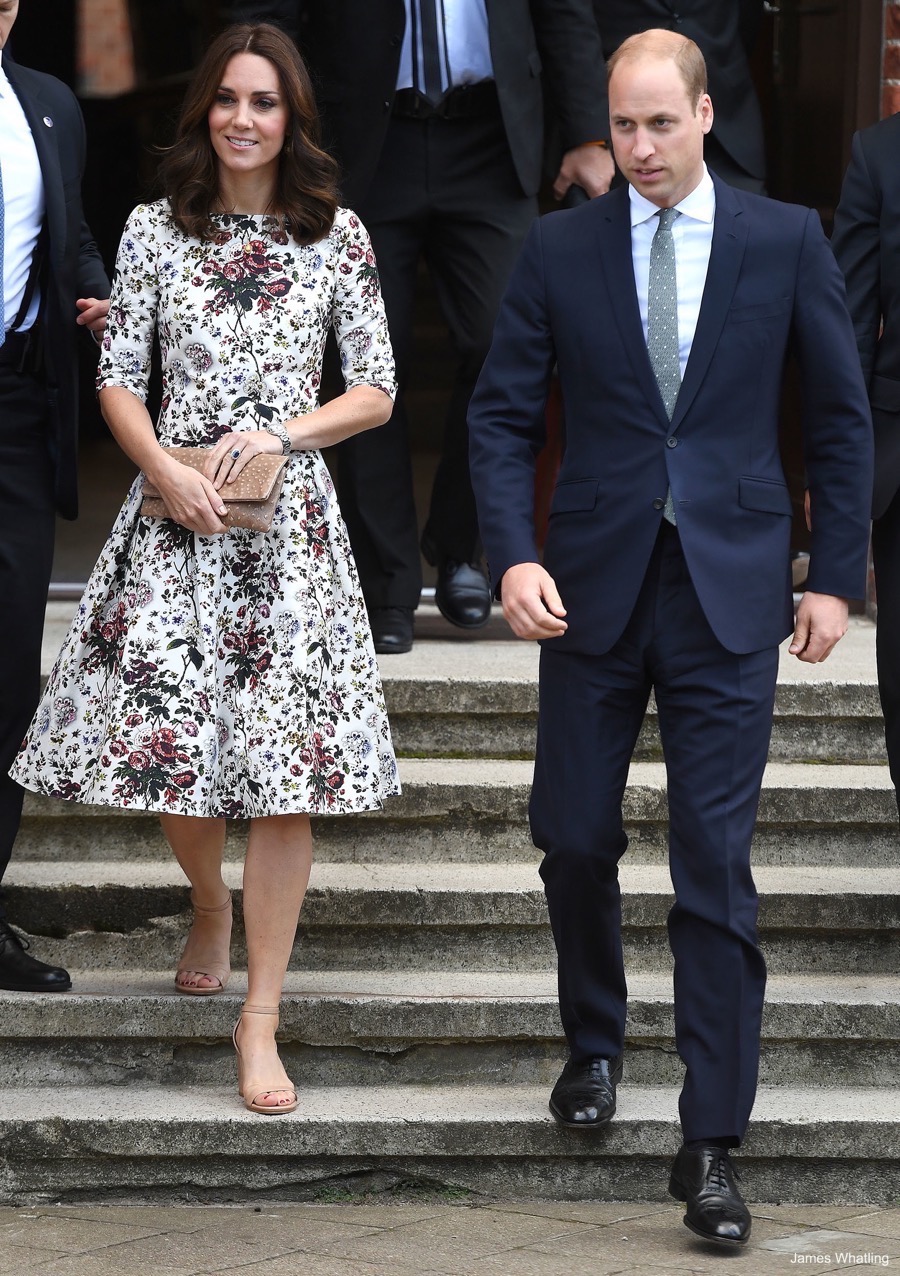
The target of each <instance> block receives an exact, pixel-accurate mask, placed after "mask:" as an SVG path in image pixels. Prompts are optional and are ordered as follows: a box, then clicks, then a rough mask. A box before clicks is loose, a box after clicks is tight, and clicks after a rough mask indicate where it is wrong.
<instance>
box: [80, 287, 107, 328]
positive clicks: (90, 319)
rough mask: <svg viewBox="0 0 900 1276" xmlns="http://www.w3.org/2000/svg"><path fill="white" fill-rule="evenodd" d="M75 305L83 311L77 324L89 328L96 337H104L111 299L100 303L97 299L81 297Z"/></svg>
mask: <svg viewBox="0 0 900 1276" xmlns="http://www.w3.org/2000/svg"><path fill="white" fill-rule="evenodd" d="M75 305H76V306H77V307H78V309H79V310H80V311H81V314H80V315H78V316H77V318H76V320H75V322H76V323H80V324H81V326H82V327H83V328H89V329H90V331H91V332H92V333H93V334H94V336H95V337H102V336H103V329H104V328H105V327H106V316H107V315H108V314H109V298H108V297H107V298H106V299H105V300H103V301H98V299H97V298H96V297H79V298H78V300H77V301H76V302H75Z"/></svg>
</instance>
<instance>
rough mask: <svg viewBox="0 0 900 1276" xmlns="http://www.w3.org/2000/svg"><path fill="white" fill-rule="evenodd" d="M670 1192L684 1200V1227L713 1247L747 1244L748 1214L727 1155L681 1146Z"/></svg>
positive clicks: (712, 1148)
mask: <svg viewBox="0 0 900 1276" xmlns="http://www.w3.org/2000/svg"><path fill="white" fill-rule="evenodd" d="M669 1192H670V1193H671V1194H672V1196H674V1197H675V1199H676V1200H677V1201H686V1202H687V1208H686V1210H685V1213H684V1225H685V1227H689V1228H690V1229H691V1231H692V1232H694V1233H695V1234H696V1235H697V1236H702V1237H703V1239H704V1240H705V1241H713V1242H715V1244H716V1245H728V1246H730V1247H731V1248H734V1247H735V1246H737V1245H746V1243H747V1239H748V1237H749V1235H750V1211H749V1210H748V1209H747V1206H746V1205H745V1204H744V1198H743V1197H742V1196H741V1194H740V1192H739V1191H738V1188H737V1183H736V1182H735V1169H734V1166H733V1165H732V1164H731V1160H730V1158H729V1156H728V1153H727V1152H726V1151H725V1150H724V1149H723V1148H720V1147H715V1146H713V1145H710V1146H708V1147H702V1148H696V1149H693V1148H686V1147H682V1148H681V1149H680V1150H679V1152H678V1155H677V1156H676V1157H675V1162H674V1164H673V1166H672V1176H671V1178H670V1179H669Z"/></svg>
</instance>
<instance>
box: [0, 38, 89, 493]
mask: <svg viewBox="0 0 900 1276" xmlns="http://www.w3.org/2000/svg"><path fill="white" fill-rule="evenodd" d="M3 69H4V71H5V72H6V75H7V78H8V80H9V82H10V84H11V85H12V87H13V90H14V91H15V93H16V96H17V97H18V99H19V101H20V102H21V103H22V109H23V110H24V112H25V117H26V119H27V120H28V124H29V126H30V128H31V134H32V137H33V138H34V144H35V147H36V149H37V153H38V159H39V161H40V165H41V175H42V177H43V179H44V196H45V200H46V225H47V231H48V256H47V259H46V261H45V265H44V270H43V273H42V276H41V290H42V301H41V310H40V319H39V323H40V325H41V337H42V351H43V369H42V376H43V380H44V385H45V388H46V392H47V404H48V410H49V418H50V428H51V435H50V447H51V454H52V457H53V462H54V475H55V498H56V504H57V508H58V509H59V512H60V513H61V514H62V515H63V516H64V517H66V518H74V517H75V516H76V514H77V513H78V384H77V378H78V361H77V350H76V344H75V342H76V338H77V335H78V333H79V332H80V331H81V329H79V327H78V325H77V324H76V323H75V319H76V317H77V314H78V312H77V310H76V308H75V301H76V299H77V298H78V297H108V296H109V280H108V278H107V276H106V271H105V270H104V268H103V260H102V258H101V256H100V253H99V252H98V251H97V246H96V244H95V243H94V240H93V237H92V235H91V232H90V230H89V229H88V227H87V224H86V223H85V220H84V215H83V213H82V208H81V179H82V175H83V173H84V157H85V137H84V121H83V120H82V117H81V111H80V109H79V106H78V103H77V101H76V100H75V97H74V95H73V93H72V91H71V90H70V89H69V88H67V87H66V85H65V84H63V83H62V81H60V80H57V79H55V78H54V76H52V75H46V74H45V73H44V72H42V71H32V70H31V69H30V68H28V67H23V66H19V65H17V64H16V63H15V62H14V61H13V60H12V58H11V57H10V55H9V51H8V50H7V49H4V51H3Z"/></svg>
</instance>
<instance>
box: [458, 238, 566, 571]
mask: <svg viewBox="0 0 900 1276" xmlns="http://www.w3.org/2000/svg"><path fill="white" fill-rule="evenodd" d="M555 363H556V351H555V348H554V342H553V336H552V333H551V331H550V324H549V318H548V314H547V303H546V295H545V288H544V263H543V248H542V235H541V221H540V219H538V220H537V221H535V223H534V224H533V226H532V228H531V230H530V231H529V233H528V237H527V238H526V240H525V245H524V247H523V249H522V252H521V254H520V256H519V259H518V261H517V263H516V266H515V268H514V270H513V273H512V277H511V279H510V282H509V286H508V288H507V291H506V295H505V297H504V300H503V303H502V305H501V307H500V313H499V315H498V318H497V323H496V325H495V328H494V337H493V341H492V344H491V349H490V352H489V353H488V357H487V359H486V360H485V363H484V367H483V368H482V371H481V375H480V377H479V378H478V383H477V385H476V387H475V391H474V393H473V395H472V399H471V402H470V404H469V463H470V469H471V474H472V486H473V488H474V491H475V500H476V503H477V506H478V525H479V529H480V531H481V538H482V541H483V544H484V548H485V553H486V557H487V560H488V566H489V568H490V574H491V580H492V582H493V587H494V590H495V592H496V590H497V588H498V586H499V584H500V581H501V578H502V576H503V574H504V572H505V571H506V570H507V569H508V568H509V567H512V566H514V565H515V564H517V563H523V562H537V561H538V551H537V545H536V543H535V529H534V475H535V462H536V457H537V454H538V452H539V451H540V450H541V448H542V447H543V445H544V442H545V439H546V425H545V420H544V410H545V405H546V401H547V394H548V391H549V385H550V375H551V372H552V370H553V367H554V364H555Z"/></svg>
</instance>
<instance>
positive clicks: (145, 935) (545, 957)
mask: <svg viewBox="0 0 900 1276" xmlns="http://www.w3.org/2000/svg"><path fill="white" fill-rule="evenodd" d="M239 875H240V869H239V866H238V865H236V864H230V865H228V866H227V872H226V876H227V880H229V883H230V885H232V886H233V887H235V888H236V887H237V886H238V884H239ZM756 882H757V886H758V889H759V892H760V897H761V898H760V931H761V936H762V941H763V944H764V947H765V951H766V955H767V959H768V962H769V966H770V969H771V970H772V971H773V972H774V973H781V972H788V971H795V972H800V971H805V972H816V971H818V972H822V973H824V972H829V971H835V972H840V971H846V970H855V971H858V972H860V973H862V972H865V973H870V974H890V973H893V972H898V973H900V945H898V942H897V941H898V933H897V932H900V868H879V869H878V870H877V871H873V870H872V869H871V868H846V867H825V868H823V867H814V868H807V867H769V866H761V867H759V868H758V869H757V870H756ZM620 883H621V887H622V893H623V917H624V943H625V949H626V956H627V958H628V961H629V969H631V970H637V969H662V968H665V966H666V965H667V963H668V945H667V939H666V929H665V926H666V916H667V913H668V910H669V908H670V906H671V902H672V894H671V884H670V881H669V875H668V870H667V869H666V868H664V867H662V866H658V865H652V864H625V865H623V866H622V868H621V870H620ZM7 884H8V886H9V892H8V895H9V907H10V913H11V915H12V916H14V917H15V918H16V920H17V922H18V923H19V924H20V925H21V926H22V928H23V929H24V930H25V931H26V932H28V933H30V934H31V935H40V936H42V938H41V940H40V944H39V947H40V953H41V956H42V958H43V959H44V960H46V961H57V962H60V963H61V964H66V965H72V966H75V967H81V968H88V969H97V968H105V969H110V968H117V967H126V968H127V967H134V966H139V967H141V968H143V969H163V968H166V967H167V966H169V964H170V963H171V960H172V954H173V953H174V952H177V951H178V950H179V945H180V942H181V936H182V935H183V933H184V928H185V925H186V923H187V918H188V914H187V891H186V889H185V886H184V883H183V878H182V876H181V871H180V869H179V868H178V866H177V865H176V864H175V862H174V860H172V861H166V862H163V863H154V862H149V863H140V862H139V863H121V862H108V863H77V862H76V863H68V862H61V863H55V864H54V863H19V862H16V861H15V860H14V861H13V863H12V865H11V866H10V870H9V872H8V875H7ZM243 953H244V948H243V941H242V936H241V934H240V929H239V930H238V934H237V937H236V944H235V948H234V959H235V960H236V962H237V963H238V964H241V963H242V962H243V959H244V958H243ZM553 960H554V957H553V945H552V939H551V935H550V930H549V925H548V922H547V913H546V905H545V902H544V894H543V889H542V886H541V882H540V879H539V877H538V874H537V870H536V867H535V866H534V865H532V864H516V863H510V864H434V863H425V864H423V863H414V862H411V863H405V864H368V865H363V864H318V865H316V866H315V868H314V870H313V879H312V883H311V886H310V891H309V895H308V897H307V901H306V904H305V905H304V909H303V915H302V917H301V923H300V927H299V929H298V932H297V943H296V946H295V952H294V962H295V965H296V966H297V967H298V968H301V969H314V970H325V969H336V970H358V969H361V968H366V967H369V966H374V967H375V968H380V969H386V970H415V969H423V970H441V969H450V970H453V969H457V970H458V969H473V970H529V971H536V970H547V969H551V968H552V962H553Z"/></svg>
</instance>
